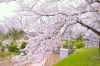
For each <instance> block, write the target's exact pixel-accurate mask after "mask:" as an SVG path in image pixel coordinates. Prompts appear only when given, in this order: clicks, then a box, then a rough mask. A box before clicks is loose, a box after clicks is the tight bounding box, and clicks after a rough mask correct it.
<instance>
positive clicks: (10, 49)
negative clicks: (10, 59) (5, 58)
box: [9, 42, 19, 52]
mask: <svg viewBox="0 0 100 66" xmlns="http://www.w3.org/2000/svg"><path fill="white" fill-rule="evenodd" d="M9 51H10V52H19V49H18V48H17V43H16V42H12V43H11V45H10V46H9Z"/></svg>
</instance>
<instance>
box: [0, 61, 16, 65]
mask: <svg viewBox="0 0 100 66" xmlns="http://www.w3.org/2000/svg"><path fill="white" fill-rule="evenodd" d="M14 64H15V63H14V62H12V61H11V60H4V61H0V66H14Z"/></svg>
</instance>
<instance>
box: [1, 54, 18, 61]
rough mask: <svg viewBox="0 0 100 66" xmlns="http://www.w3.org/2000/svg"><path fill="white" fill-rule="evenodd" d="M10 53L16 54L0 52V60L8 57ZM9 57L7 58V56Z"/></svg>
mask: <svg viewBox="0 0 100 66" xmlns="http://www.w3.org/2000/svg"><path fill="white" fill-rule="evenodd" d="M12 55H18V53H14V52H0V61H2V60H7V59H9V58H10V57H11V56H12ZM8 57H9V58H8Z"/></svg>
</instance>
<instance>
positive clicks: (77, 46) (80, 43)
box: [75, 42, 85, 48]
mask: <svg viewBox="0 0 100 66" xmlns="http://www.w3.org/2000/svg"><path fill="white" fill-rule="evenodd" d="M75 46H76V48H82V47H84V46H85V44H84V43H83V42H76V43H75Z"/></svg>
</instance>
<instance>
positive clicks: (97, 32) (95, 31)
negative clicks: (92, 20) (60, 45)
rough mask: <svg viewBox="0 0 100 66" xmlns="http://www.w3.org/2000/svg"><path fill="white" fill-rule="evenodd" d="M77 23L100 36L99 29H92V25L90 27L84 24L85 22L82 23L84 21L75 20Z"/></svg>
mask: <svg viewBox="0 0 100 66" xmlns="http://www.w3.org/2000/svg"><path fill="white" fill-rule="evenodd" d="M77 23H79V24H81V25H82V26H84V27H86V28H87V29H90V30H91V31H93V32H94V33H95V34H97V35H98V36H100V31H98V30H96V29H94V28H92V27H90V26H88V25H86V24H84V23H82V22H80V21H78V20H77Z"/></svg>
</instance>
